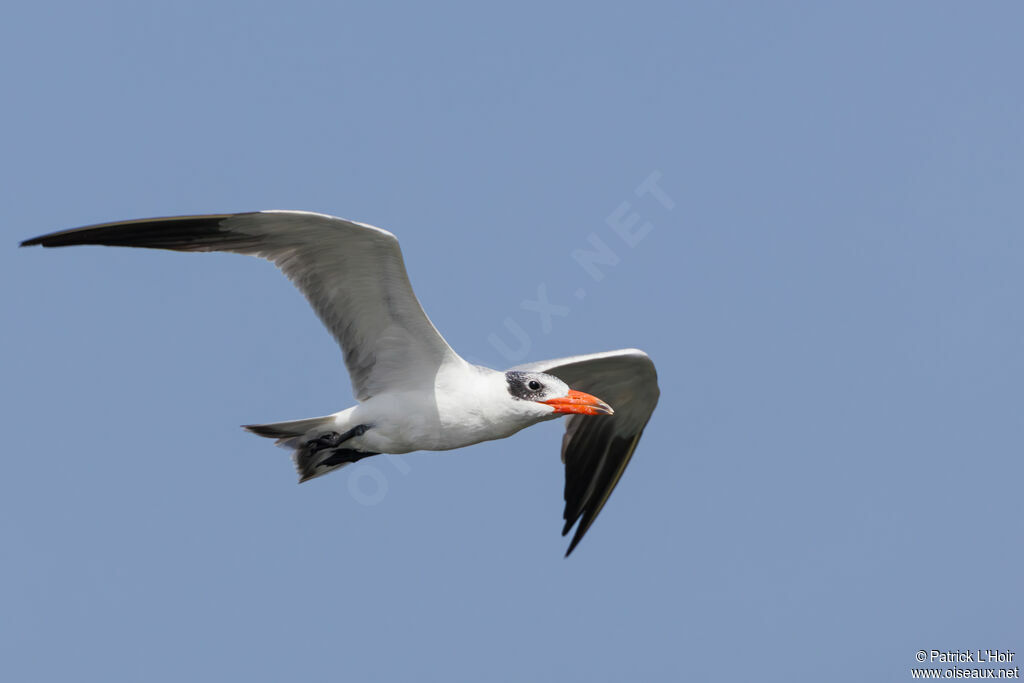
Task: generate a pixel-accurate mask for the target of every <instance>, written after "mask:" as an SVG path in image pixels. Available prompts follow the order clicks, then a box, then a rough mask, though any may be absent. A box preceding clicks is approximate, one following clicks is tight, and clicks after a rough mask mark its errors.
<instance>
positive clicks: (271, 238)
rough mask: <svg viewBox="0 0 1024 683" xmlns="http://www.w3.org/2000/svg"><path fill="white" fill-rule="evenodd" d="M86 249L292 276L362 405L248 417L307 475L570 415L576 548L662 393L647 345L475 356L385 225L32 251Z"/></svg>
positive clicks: (222, 229) (248, 221) (102, 237)
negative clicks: (282, 418)
mask: <svg viewBox="0 0 1024 683" xmlns="http://www.w3.org/2000/svg"><path fill="white" fill-rule="evenodd" d="M80 244H94V245H107V246H118V247H147V248H151V249H170V250H174V251H224V252H234V253H239V254H248V255H251V256H258V257H260V258H264V259H266V260H268V261H272V262H273V263H274V264H275V265H277V267H278V268H280V269H281V270H282V271H283V272H284V274H285V275H287V276H288V278H289V279H290V280H291V281H292V283H293V284H294V285H295V286H296V287H297V288H298V289H299V290H300V291H301V292H302V293H303V295H305V297H306V299H307V300H308V301H309V303H310V305H312V307H313V310H314V311H316V314H317V316H319V318H320V320H321V321H322V322H323V324H324V325H325V326H326V327H327V329H328V330H329V331H330V332H331V334H332V335H333V336H334V338H335V339H336V340H337V342H338V344H339V345H340V346H341V350H342V353H343V354H344V359H345V365H346V367H347V368H348V372H349V376H350V378H351V381H352V389H353V393H354V394H355V397H356V399H357V400H358V403H357V404H356V405H354V406H352V407H350V408H347V409H345V410H342V411H341V412H337V413H334V414H333V415H327V416H325V417H313V418H308V419H304V420H293V421H288V422H275V423H271V424H252V425H245V429H248V430H249V431H250V432H253V433H254V434H258V435H259V436H263V437H268V438H271V439H275V440H276V443H277V444H278V445H280V446H283V447H285V448H288V449H290V450H291V451H292V459H293V461H294V462H295V467H296V469H297V470H298V473H299V481H300V482H304V481H308V480H310V479H314V478H316V477H320V476H322V475H324V474H327V473H328V472H332V471H334V470H336V469H339V468H341V467H344V466H346V465H349V464H351V463H354V462H357V461H359V460H362V459H363V458H367V457H369V456H372V455H377V454H380V453H409V452H411V451H418V450H428V451H445V450H450V449H453V448H462V447H464V446H469V445H472V444H475V443H479V442H481V441H489V440H492V439H503V438H505V437H508V436H511V435H513V434H515V433H516V432H518V431H519V430H521V429H523V428H525V427H529V426H530V425H533V424H537V423H538V422H543V421H545V420H551V419H554V418H558V417H562V416H568V419H567V420H566V425H565V426H566V429H565V436H564V438H563V439H562V461H563V462H564V463H565V513H564V520H565V525H564V527H563V528H562V535H563V536H565V535H566V534H568V532H569V531H570V530H571V529H572V528H573V526H574V525H576V532H575V534H574V535H573V538H572V541H571V542H570V544H569V548H568V550H567V551H566V553H565V554H566V556H567V557H568V555H569V554H570V553H571V552H572V551H573V549H574V548H575V547H576V545H577V544H578V543H579V542H580V539H582V538H583V536H584V534H586V533H587V530H588V529H589V528H590V526H591V525H592V524H593V523H594V519H595V518H596V517H597V515H598V513H600V512H601V508H602V507H604V504H605V503H606V502H607V501H608V496H609V495H611V492H612V490H613V489H614V488H615V486H616V484H618V482H619V479H620V478H621V477H622V473H623V471H624V470H625V469H626V465H627V464H629V460H630V458H631V457H632V456H633V452H634V451H635V450H636V446H637V442H638V441H639V440H640V436H641V434H642V433H643V430H644V427H645V426H646V424H647V421H648V420H649V419H650V417H651V413H652V412H653V411H654V407H655V405H656V404H657V402H658V395H659V390H658V381H657V374H656V373H655V370H654V364H653V363H652V362H651V359H650V358H649V357H648V356H647V354H645V353H644V352H643V351H639V350H637V349H623V350H619V351H607V352H604V353H594V354H589V355H582V356H570V357H568V358H558V359H555V360H547V361H540V362H536V363H528V364H526V365H520V366H517V367H514V368H511V369H509V370H507V371H505V372H499V371H497V370H492V369H490V368H486V367H482V366H479V365H473V364H471V363H469V362H467V361H465V360H464V359H462V358H461V357H460V356H459V355H458V354H457V353H455V351H454V350H453V349H452V348H451V346H449V345H448V343H447V342H446V341H445V340H444V338H443V337H442V336H441V334H440V333H439V332H438V331H437V329H436V328H435V327H434V325H433V323H431V322H430V319H429V318H427V315H426V313H424V311H423V308H422V307H421V306H420V303H419V300H418V299H417V298H416V295H415V294H414V293H413V290H412V285H411V284H410V283H409V276H408V275H407V274H406V271H405V264H404V262H403V260H402V252H401V250H400V249H399V247H398V240H397V239H396V238H395V236H394V235H392V234H391V233H390V232H387V231H386V230H381V229H380V228H375V227H373V226H371V225H366V224H363V223H357V222H355V221H349V220H345V219H342V218H337V217H334V216H328V215H325V214H318V213H310V212H305V211H259V212H251V213H235V214H217V215H205V216H174V217H169V218H150V219H143V220H133V221H120V222H115V223H103V224H100V225H91V226H87V227H84V228H76V229H72V230H64V231H61V232H55V233H51V234H48V235H43V236H41V237H35V238H33V239H29V240H25V241H24V242H22V243H21V246H23V247H25V246H32V245H42V246H44V247H64V246H72V245H80ZM598 396H600V397H601V398H598ZM613 408H614V410H613ZM577 522H578V525H577Z"/></svg>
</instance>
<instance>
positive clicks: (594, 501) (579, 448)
mask: <svg viewBox="0 0 1024 683" xmlns="http://www.w3.org/2000/svg"><path fill="white" fill-rule="evenodd" d="M514 369H516V370H527V371H534V372H546V373H548V374H551V375H554V376H555V377H558V378H559V379H561V380H562V381H563V382H565V383H566V384H568V385H569V386H570V387H571V388H573V389H576V390H579V391H585V392H587V393H588V394H593V395H595V396H597V397H598V398H600V399H602V400H604V401H605V402H607V403H608V404H609V405H611V407H612V408H613V409H614V410H615V414H614V415H612V416H609V417H605V416H599V417H591V416H586V415H573V416H571V417H569V418H568V419H567V420H566V425H565V436H564V437H563V439H562V462H564V463H565V514H564V519H565V526H564V527H563V528H562V535H563V536H565V535H566V534H568V533H569V530H570V529H572V527H573V525H574V524H576V522H579V526H577V527H576V533H575V534H574V535H573V538H572V542H571V543H570V544H569V549H568V550H567V551H566V553H565V554H566V557H568V556H569V553H571V552H572V551H573V549H574V548H575V547H576V545H577V544H578V543H579V542H580V540H581V539H582V538H583V536H584V534H586V533H587V530H588V529H589V528H590V526H591V525H592V524H593V523H594V520H595V519H596V518H597V515H598V514H599V513H600V512H601V508H603V507H604V504H605V503H606V502H607V501H608V497H609V496H610V495H611V493H612V491H613V490H614V489H615V486H616V485H617V484H618V483H619V479H621V478H622V473H623V472H624V471H625V470H626V465H628V464H629V460H630V458H632V457H633V452H634V451H635V450H636V446H637V443H638V442H639V441H640V436H641V435H642V434H643V431H644V427H645V426H646V425H647V421H648V420H650V418H651V413H653V412H654V407H655V406H656V405H657V404H658V396H659V395H660V391H659V389H658V374H657V372H655V370H654V363H652V362H651V359H650V358H649V357H648V356H647V354H646V353H644V352H643V351H640V350H638V349H623V350H620V351H608V352H605V353H595V354H590V355H585V356H571V357H569V358H558V359H555V360H547V361H540V362H537V363H528V364H526V365H521V366H518V367H517V368H514Z"/></svg>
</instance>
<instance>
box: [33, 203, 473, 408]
mask: <svg viewBox="0 0 1024 683" xmlns="http://www.w3.org/2000/svg"><path fill="white" fill-rule="evenodd" d="M37 244H38V245H42V246H44V247H62V246H70V245H78V244H100V245H107V246H122V247H147V248H151V249H171V250H174V251H227V252H234V253H239V254H248V255H251V256H257V257H260V258H264V259H267V260H268V261H272V262H273V263H274V264H276V265H277V266H278V267H279V268H280V269H281V270H282V271H283V272H284V274H285V275H287V276H288V278H289V279H290V280H291V281H292V283H293V284H294V285H295V286H296V287H297V288H298V289H299V290H300V291H301V292H302V293H303V295H305V297H306V299H307V300H308V301H309V303H310V305H311V306H312V307H313V310H314V311H315V312H316V314H317V316H318V317H319V318H320V320H321V321H322V322H323V323H324V325H325V326H326V327H327V329H328V330H329V331H330V332H331V334H332V335H333V336H334V338H335V339H336V340H337V341H338V344H339V345H340V346H341V349H342V352H343V354H344V359H345V365H346V366H347V367H348V371H349V375H350V377H351V380H352V389H353V392H354V393H355V395H356V398H358V399H359V400H361V401H363V400H366V399H368V398H370V397H371V396H373V395H374V394H376V393H379V392H381V391H383V390H385V389H392V388H399V387H407V388H419V387H423V386H431V385H432V382H433V379H434V376H435V375H436V373H437V369H438V368H439V367H440V366H441V365H442V364H444V363H446V362H449V361H451V360H455V359H458V355H457V354H456V353H455V351H453V350H452V348H451V347H450V346H449V345H448V343H447V342H446V341H445V340H444V338H443V337H442V336H441V334H440V333H439V332H438V331H437V328H435V327H434V325H433V323H431V322H430V319H429V318H427V315H426V313H424V312H423V308H422V307H421V306H420V303H419V300H417V298H416V294H415V293H414V292H413V290H412V285H411V284H410V282H409V276H408V274H407V273H406V270H405V262H404V261H403V260H402V252H401V249H400V248H399V246H398V240H397V239H396V238H395V236H394V235H392V234H391V233H390V232H387V231H386V230H381V229H380V228H375V227H373V226H371V225H365V224H363V223H356V222H354V221H348V220H345V219H342V218H336V217H334V216H328V215H325V214H318V213H310V212H306V211H260V212H254V213H238V214H214V215H206V216H174V217H169V218H151V219H142V220H134V221H120V222H116V223H103V224H100V225H91V226H87V227H84V228H76V229H73V230H64V231H62V232H56V233H52V234H49V235H43V236H42V237H36V238H34V239H30V240H26V241H25V242H22V246H31V245H37Z"/></svg>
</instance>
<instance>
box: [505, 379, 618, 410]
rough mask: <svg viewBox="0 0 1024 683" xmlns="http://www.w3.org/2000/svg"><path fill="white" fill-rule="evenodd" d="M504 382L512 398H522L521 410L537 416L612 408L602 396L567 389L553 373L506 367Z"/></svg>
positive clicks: (520, 399)
mask: <svg viewBox="0 0 1024 683" xmlns="http://www.w3.org/2000/svg"><path fill="white" fill-rule="evenodd" d="M505 382H506V384H507V385H508V393H509V394H510V395H511V396H512V398H513V400H515V401H517V402H518V401H525V403H523V404H520V405H522V407H523V409H524V411H528V412H530V413H531V414H534V415H535V416H536V417H538V418H540V419H545V418H549V417H558V416H560V415H563V414H566V413H569V414H577V415H611V414H613V413H614V412H615V411H613V410H612V407H611V406H610V405H608V404H607V403H605V402H604V401H602V400H601V399H599V398H597V397H596V396H591V395H590V394H585V393H583V392H582V391H576V390H574V389H570V388H569V385H568V384H566V383H565V382H563V381H562V380H560V379H558V378H557V377H555V376H554V375H548V374H545V373H543V372H520V371H518V370H509V371H508V372H506V373H505Z"/></svg>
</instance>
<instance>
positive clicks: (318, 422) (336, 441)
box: [242, 415, 375, 484]
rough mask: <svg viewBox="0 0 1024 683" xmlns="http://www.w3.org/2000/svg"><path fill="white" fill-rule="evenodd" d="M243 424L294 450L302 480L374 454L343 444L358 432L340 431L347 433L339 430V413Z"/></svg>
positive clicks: (296, 465)
mask: <svg viewBox="0 0 1024 683" xmlns="http://www.w3.org/2000/svg"><path fill="white" fill-rule="evenodd" d="M242 426H243V428H245V429H247V430H249V431H250V432H252V433H253V434H257V435H259V436H263V437H266V438H268V439H274V440H275V441H274V443H276V444H277V445H278V446H280V447H282V448H287V449H289V450H291V451H292V462H294V463H295V469H296V470H297V471H298V473H299V483H300V484H301V483H302V482H304V481H309V480H310V479H315V478H316V477H320V476H323V475H325V474H327V473H328V472H333V471H334V470H336V469H339V468H341V467H344V466H345V465H348V464H350V463H353V462H356V461H357V460H359V459H361V458H364V457H366V456H368V455H375V454H374V453H363V452H360V451H355V450H351V449H347V448H345V447H344V445H343V444H344V440H346V439H347V438H350V437H351V436H354V435H356V434H353V431H354V430H350V431H345V430H344V429H343V428H342V430H341V431H342V432H344V433H339V426H338V416H337V415H327V416H325V417H310V418H307V419H305V420H292V421H289V422H271V423H269V424H262V425H242ZM360 433H361V432H360Z"/></svg>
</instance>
